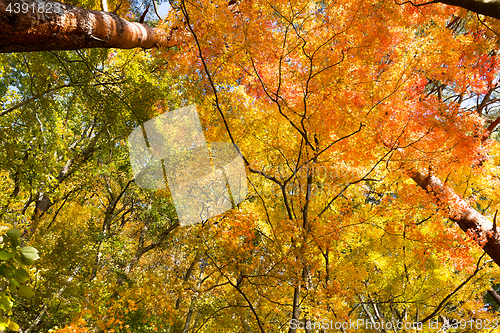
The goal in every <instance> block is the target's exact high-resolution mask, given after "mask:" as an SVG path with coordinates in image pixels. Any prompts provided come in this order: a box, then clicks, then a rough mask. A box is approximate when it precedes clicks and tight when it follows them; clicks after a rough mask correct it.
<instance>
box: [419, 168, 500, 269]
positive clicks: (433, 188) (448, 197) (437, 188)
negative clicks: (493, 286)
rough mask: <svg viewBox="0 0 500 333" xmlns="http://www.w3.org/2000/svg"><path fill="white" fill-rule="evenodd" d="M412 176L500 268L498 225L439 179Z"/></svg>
mask: <svg viewBox="0 0 500 333" xmlns="http://www.w3.org/2000/svg"><path fill="white" fill-rule="evenodd" d="M410 176H411V178H412V179H413V180H414V181H415V182H416V183H417V184H418V185H419V186H420V187H421V188H423V189H424V190H426V191H427V192H428V193H429V194H431V195H432V196H433V197H434V198H435V200H436V203H437V204H438V205H439V206H440V207H443V208H444V209H445V210H446V211H447V213H448V217H449V219H450V220H452V221H454V222H456V223H457V224H458V226H459V227H460V228H461V229H462V230H463V231H465V232H466V233H467V234H468V235H470V236H472V237H474V238H475V239H476V240H477V241H478V243H479V245H480V246H482V248H483V250H484V251H485V252H486V253H487V254H489V256H490V257H491V259H493V261H494V262H495V263H496V264H497V265H498V266H500V237H499V235H498V232H497V230H498V229H497V228H496V225H495V226H494V224H493V223H491V222H490V221H489V220H488V219H487V218H486V217H484V216H483V215H481V214H480V213H479V212H478V211H476V210H475V209H474V208H472V207H471V206H469V204H468V203H467V202H466V201H465V200H463V199H462V198H460V197H459V196H458V195H457V194H456V193H455V192H454V191H453V190H452V189H451V188H449V187H448V186H446V185H444V184H443V183H442V182H441V181H440V180H439V179H438V178H436V177H434V176H430V175H425V174H424V173H422V172H413V174H411V175H410ZM495 224H496V223H495ZM494 229H495V230H494Z"/></svg>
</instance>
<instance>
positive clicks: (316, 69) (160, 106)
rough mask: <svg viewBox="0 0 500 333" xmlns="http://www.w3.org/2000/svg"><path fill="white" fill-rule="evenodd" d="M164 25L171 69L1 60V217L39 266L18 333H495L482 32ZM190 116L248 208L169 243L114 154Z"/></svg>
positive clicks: (376, 7)
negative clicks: (409, 332)
mask: <svg viewBox="0 0 500 333" xmlns="http://www.w3.org/2000/svg"><path fill="white" fill-rule="evenodd" d="M468 3H472V2H468ZM420 4H422V5H420ZM454 4H456V5H461V6H462V7H466V8H467V6H466V5H464V4H462V3H458V2H457V3H454ZM92 6H94V7H96V8H97V6H98V4H93V5H92ZM92 6H89V8H90V7H92ZM171 6H172V11H171V12H170V13H169V16H168V17H167V18H166V20H165V21H164V22H162V23H160V25H159V26H158V27H157V28H156V29H157V30H161V31H170V32H172V34H171V35H170V37H169V41H168V43H169V46H171V47H169V48H164V49H162V48H161V47H160V48H159V49H158V50H154V51H153V52H151V53H146V52H142V51H117V50H113V51H108V50H88V51H76V52H48V53H27V54H26V53H25V54H11V55H3V56H2V63H1V65H0V66H1V67H0V69H1V75H2V77H1V78H2V87H1V89H2V96H3V97H2V100H1V103H2V108H3V111H2V112H0V115H1V116H0V121H1V132H0V133H1V135H2V139H3V140H2V142H1V147H2V151H3V152H5V153H4V154H2V156H1V159H0V166H1V173H0V175H1V178H0V180H1V183H0V187H1V191H0V196H1V198H2V201H1V202H2V207H0V208H1V211H0V214H1V217H2V220H3V221H5V222H6V223H7V224H8V227H11V226H16V227H19V228H21V229H24V230H25V235H24V237H23V238H22V239H23V240H24V241H25V242H29V243H30V245H32V246H34V247H36V248H37V249H38V250H39V251H40V256H41V260H38V261H37V262H36V263H35V269H33V270H32V271H31V272H30V273H31V275H32V282H29V283H31V287H32V288H33V290H34V291H35V295H34V296H33V297H32V298H31V299H30V300H29V302H28V301H25V300H22V299H20V300H19V301H18V304H16V306H15V307H14V311H13V317H14V318H13V319H14V320H15V322H16V323H18V324H19V325H20V326H21V327H22V329H24V331H25V332H31V331H43V330H45V331H48V330H49V329H51V330H52V331H56V332H78V331H82V332H83V331H89V330H92V329H94V330H101V331H111V330H115V331H124V332H127V331H132V332H148V331H165V332H167V331H175V332H190V331H200V332H201V331H204V332H220V331H221V330H223V331H227V332H233V331H234V332H237V331H241V330H245V331H259V332H274V331H289V332H295V331H297V330H298V329H297V326H298V325H296V326H294V325H291V323H303V324H304V325H305V326H307V324H308V323H309V325H314V324H315V323H317V322H318V321H319V320H322V319H327V320H331V321H332V322H338V323H342V322H347V321H348V320H352V321H356V320H358V319H362V320H366V322H369V323H371V324H372V325H375V324H377V323H382V322H389V321H400V322H402V321H406V322H412V321H413V322H422V323H423V324H424V325H428V324H429V323H432V322H433V321H434V320H436V318H445V319H448V320H456V321H457V322H460V320H461V319H463V318H468V319H471V320H474V322H473V323H472V322H471V323H470V324H467V323H466V324H465V326H466V327H467V325H476V326H470V327H471V330H472V329H479V327H478V326H477V325H482V326H481V327H484V326H485V325H486V324H488V325H492V324H493V323H494V320H495V318H496V317H495V316H497V315H498V312H495V311H497V310H498V308H495V304H494V303H495V299H498V295H497V294H496V290H497V289H496V285H497V282H496V281H497V280H498V267H497V266H495V265H493V262H492V260H495V261H496V263H497V264H498V245H497V235H496V215H497V210H498V205H499V204H500V201H499V198H498V194H496V191H495V189H496V188H498V164H499V160H498V159H499V155H498V149H499V146H498V143H497V141H496V135H497V134H496V125H498V123H499V122H500V121H499V120H498V119H500V118H498V110H497V104H496V103H497V102H498V99H499V96H500V95H499V92H498V69H497V64H496V62H497V55H496V52H495V49H496V48H497V46H498V41H499V40H498V36H497V35H496V31H498V30H499V28H500V24H499V23H498V22H497V21H496V20H494V19H489V18H485V17H481V16H478V15H475V14H472V13H469V12H467V11H466V10H463V9H460V8H457V7H450V6H444V5H440V4H436V3H432V4H424V2H422V3H415V2H413V3H410V2H408V3H404V4H403V3H400V4H398V3H395V2H393V1H373V2H370V1H368V2H366V1H363V2H354V1H347V0H346V1H342V2H341V3H327V2H321V1H319V2H309V1H298V2H294V3H291V2H283V1H275V2H247V1H241V2H233V1H230V2H229V3H228V2H226V1H204V0H199V1H197V2H195V3H192V2H185V1H172V2H171ZM468 9H472V10H474V8H472V7H470V8H468ZM477 12H481V11H480V10H477ZM491 13H494V12H493V11H492V12H491ZM492 16H494V15H493V14H492ZM228 32H230V33H228ZM47 45H48V44H47ZM82 45H85V44H82ZM92 46H96V47H99V46H105V47H107V46H112V44H95V45H94V44H93V45H92ZM115 46H117V45H116V44H115ZM118 46H119V45H118ZM5 50H7V51H8V50H9V49H8V48H7V47H6V48H5ZM10 50H12V49H10ZM188 104H196V105H197V109H198V110H199V113H200V117H201V119H202V123H203V127H204V130H205V135H206V137H207V141H209V142H216V141H232V142H234V143H236V144H237V145H238V146H239V147H240V148H241V152H242V155H243V157H244V160H245V163H246V166H247V169H248V182H249V188H250V189H251V192H250V194H249V196H248V198H247V199H246V200H245V201H244V202H242V203H241V204H240V205H239V206H238V207H237V209H233V210H230V211H228V212H226V213H225V214H223V215H221V216H218V217H215V218H212V219H210V220H208V221H206V222H204V223H202V224H199V225H194V226H190V227H180V226H179V223H178V222H177V221H176V213H175V208H174V205H173V203H172V200H171V195H170V193H169V191H168V190H161V191H150V190H145V189H141V188H139V187H138V186H137V185H136V184H135V183H134V181H133V179H131V170H130V164H129V162H128V159H127V158H128V154H127V147H126V143H125V140H126V138H127V135H128V134H129V133H130V131H131V130H132V129H133V128H135V127H137V126H139V125H140V124H141V123H143V122H145V121H146V120H148V119H151V118H152V117H154V116H155V115H158V114H162V113H163V112H166V111H168V110H173V109H176V108H179V107H181V106H184V105H188ZM440 179H442V180H440ZM415 183H416V184H417V185H418V186H420V187H421V188H424V189H426V190H427V192H426V191H422V189H421V188H419V187H418V186H416V185H415ZM444 184H445V185H444ZM453 222H457V224H458V225H456V224H454V223H453ZM474 223H475V224H474ZM461 229H462V230H461ZM463 231H466V233H464V232H463ZM483 250H484V251H486V252H487V253H488V254H489V255H490V257H491V258H492V260H489V259H488V258H487V257H486V256H485V255H484V253H483ZM0 259H1V258H0ZM159 304H160V305H161V306H158V305H159ZM495 309H496V310H495ZM441 324H444V323H443V322H441ZM315 328H317V326H316V327H315ZM425 328H426V329H428V328H429V326H425ZM460 329H461V328H460V327H458V328H455V330H456V331H460ZM463 329H464V328H463V327H462V330H463ZM343 330H344V331H349V330H348V329H345V328H344V329H343ZM306 331H312V328H309V329H306ZM428 331H432V330H430V329H428Z"/></svg>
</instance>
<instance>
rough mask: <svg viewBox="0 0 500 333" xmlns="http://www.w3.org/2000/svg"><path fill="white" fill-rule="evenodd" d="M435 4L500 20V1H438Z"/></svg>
mask: <svg viewBox="0 0 500 333" xmlns="http://www.w3.org/2000/svg"><path fill="white" fill-rule="evenodd" d="M433 2H434V1H433ZM435 2H440V3H444V4H446V5H450V6H457V7H462V8H465V9H468V10H470V11H473V12H476V13H478V14H482V15H485V16H489V17H493V18H497V19H500V0H438V1H435Z"/></svg>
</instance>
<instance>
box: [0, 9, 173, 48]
mask: <svg viewBox="0 0 500 333" xmlns="http://www.w3.org/2000/svg"><path fill="white" fill-rule="evenodd" d="M22 5H24V8H26V6H28V7H27V8H28V10H27V11H26V12H25V13H23V11H24V10H22V8H23V7H22ZM19 6H21V7H19ZM167 35H168V34H166V33H164V32H163V30H161V29H153V28H151V27H149V26H147V25H144V24H140V23H137V22H128V21H126V20H124V19H122V18H120V17H118V16H117V15H116V14H113V13H109V12H104V11H95V10H86V9H83V8H79V7H75V6H71V5H69V4H63V3H59V2H53V1H45V0H0V52H4V53H5V52H25V51H45V50H77V49H83V48H121V49H131V48H135V47H142V48H152V47H154V46H160V44H162V43H163V42H166V41H168V40H169V39H170V37H171V36H167Z"/></svg>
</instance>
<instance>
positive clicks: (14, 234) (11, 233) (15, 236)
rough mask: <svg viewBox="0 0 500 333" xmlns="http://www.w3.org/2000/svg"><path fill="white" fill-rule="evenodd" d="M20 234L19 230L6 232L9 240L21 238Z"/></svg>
mask: <svg viewBox="0 0 500 333" xmlns="http://www.w3.org/2000/svg"><path fill="white" fill-rule="evenodd" d="M21 235H22V233H21V230H19V229H17V228H15V229H9V230H8V231H7V236H9V238H10V239H18V238H19V237H21Z"/></svg>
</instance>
